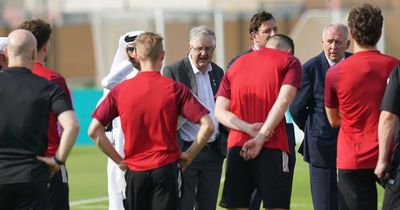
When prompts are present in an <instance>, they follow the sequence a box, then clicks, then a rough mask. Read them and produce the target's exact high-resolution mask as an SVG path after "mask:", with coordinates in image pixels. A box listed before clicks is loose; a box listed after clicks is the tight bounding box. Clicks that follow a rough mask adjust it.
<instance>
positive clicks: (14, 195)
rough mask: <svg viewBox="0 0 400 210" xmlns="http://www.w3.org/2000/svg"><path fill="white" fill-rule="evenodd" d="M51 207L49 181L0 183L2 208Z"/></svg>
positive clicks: (40, 209)
mask: <svg viewBox="0 0 400 210" xmlns="http://www.w3.org/2000/svg"><path fill="white" fill-rule="evenodd" d="M48 207H49V191H48V189H47V183H45V182H34V183H21V184H2V185H0V209H1V210H8V209H13V210H27V209H32V210H43V209H48Z"/></svg>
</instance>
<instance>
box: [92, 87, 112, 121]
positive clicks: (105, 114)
mask: <svg viewBox="0 0 400 210" xmlns="http://www.w3.org/2000/svg"><path fill="white" fill-rule="evenodd" d="M116 94H117V89H116V88H114V89H112V90H111V92H110V93H109V94H108V95H107V96H106V97H105V99H104V100H103V101H102V102H101V103H100V104H99V106H97V108H96V110H94V112H93V114H92V117H93V118H95V119H97V120H98V121H99V122H100V123H101V124H102V125H103V126H106V125H107V124H108V123H110V122H111V121H112V120H113V119H114V118H116V117H117V116H118V115H119V114H118V109H117V102H116Z"/></svg>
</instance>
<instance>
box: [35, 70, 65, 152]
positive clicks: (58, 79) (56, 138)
mask: <svg viewBox="0 0 400 210" xmlns="http://www.w3.org/2000/svg"><path fill="white" fill-rule="evenodd" d="M32 72H33V73H34V74H36V75H38V76H40V77H43V78H45V79H47V80H49V81H51V82H54V83H55V84H57V85H58V86H59V87H60V88H61V89H62V90H63V91H64V93H65V95H66V96H67V98H68V101H69V103H70V105H71V106H72V100H71V94H70V91H69V89H68V86H67V83H66V82H65V79H64V77H63V76H62V75H61V74H59V73H57V72H54V71H53V70H51V69H49V68H45V67H44V66H43V64H41V63H35V65H34V66H33V68H32ZM47 135H48V139H49V141H48V144H47V150H46V157H51V156H54V155H55V154H56V152H57V149H58V146H59V145H60V133H59V130H58V123H57V117H56V115H55V114H54V113H52V112H51V113H50V114H49V129H48V132H47Z"/></svg>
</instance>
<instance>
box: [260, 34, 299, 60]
mask: <svg viewBox="0 0 400 210" xmlns="http://www.w3.org/2000/svg"><path fill="white" fill-rule="evenodd" d="M265 47H267V48H272V49H278V50H283V51H286V52H288V53H291V54H292V55H293V54H294V43H293V40H292V39H291V38H290V37H288V36H286V35H284V34H276V35H274V36H271V37H270V38H269V39H268V41H267V44H266V46H265Z"/></svg>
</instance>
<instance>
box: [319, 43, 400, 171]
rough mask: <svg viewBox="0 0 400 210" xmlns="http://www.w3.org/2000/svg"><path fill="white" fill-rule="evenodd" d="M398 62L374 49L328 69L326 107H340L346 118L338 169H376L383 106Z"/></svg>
mask: <svg viewBox="0 0 400 210" xmlns="http://www.w3.org/2000/svg"><path fill="white" fill-rule="evenodd" d="M398 63H399V60H397V59H396V58H393V57H390V56H387V55H383V54H381V53H380V52H379V51H377V50H372V51H362V52H357V53H355V54H354V55H353V56H351V57H349V58H347V59H345V60H344V61H342V62H340V63H339V64H337V65H335V66H333V67H332V68H330V69H329V70H328V72H327V74H326V78H325V106H326V107H328V108H338V109H339V111H340V114H341V117H342V122H341V125H340V131H339V136H338V142H337V168H339V169H373V168H375V166H376V163H377V161H378V121H379V115H380V105H381V101H382V98H383V94H384V92H385V88H386V83H387V79H388V77H389V74H390V72H391V70H392V69H393V67H395V66H396V65H397V64H398Z"/></svg>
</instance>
